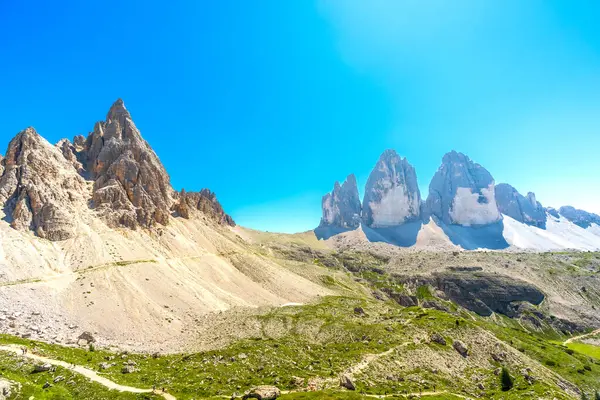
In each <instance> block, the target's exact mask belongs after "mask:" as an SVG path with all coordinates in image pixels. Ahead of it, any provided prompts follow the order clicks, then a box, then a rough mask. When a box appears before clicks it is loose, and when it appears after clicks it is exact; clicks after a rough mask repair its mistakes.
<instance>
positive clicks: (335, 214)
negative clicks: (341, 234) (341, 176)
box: [320, 174, 361, 229]
mask: <svg viewBox="0 0 600 400" xmlns="http://www.w3.org/2000/svg"><path fill="white" fill-rule="evenodd" d="M321 206H322V211H323V217H322V218H321V224H320V226H321V227H325V226H331V227H335V228H341V229H355V228H357V227H358V226H359V225H360V212H361V205H360V198H359V196H358V187H357V185H356V177H355V176H354V174H350V175H348V177H347V178H346V180H345V181H344V182H343V183H342V184H341V185H340V183H339V182H338V181H336V182H335V184H334V186H333V191H332V192H331V193H327V194H326V195H325V196H323V199H322V202H321Z"/></svg>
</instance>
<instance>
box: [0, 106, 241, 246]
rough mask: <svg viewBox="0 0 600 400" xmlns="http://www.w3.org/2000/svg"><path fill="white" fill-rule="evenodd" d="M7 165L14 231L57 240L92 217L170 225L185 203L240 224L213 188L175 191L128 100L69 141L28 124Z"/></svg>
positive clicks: (114, 223)
mask: <svg viewBox="0 0 600 400" xmlns="http://www.w3.org/2000/svg"><path fill="white" fill-rule="evenodd" d="M0 166H1V168H0V204H2V205H4V210H5V213H6V214H7V215H6V219H7V220H8V221H9V222H10V224H11V226H12V227H13V228H15V229H18V230H32V231H33V232H35V233H36V234H37V235H38V236H40V237H43V238H47V239H50V240H65V239H68V238H71V237H73V236H75V235H76V230H77V229H76V226H77V224H79V223H84V224H85V223H87V222H82V219H84V220H86V221H88V220H89V218H90V217H91V216H92V215H96V216H99V217H100V218H101V219H102V220H103V221H104V222H105V223H106V224H107V225H108V226H110V227H126V228H131V229H135V228H137V227H142V228H151V227H153V226H155V225H157V224H159V225H166V224H168V223H169V218H171V212H172V210H173V209H174V208H175V207H176V206H177V207H178V209H179V210H182V207H183V206H182V204H183V203H185V204H186V206H189V207H190V208H191V209H194V210H196V211H198V212H200V213H202V214H203V215H205V216H207V217H208V218H209V219H211V220H213V221H216V222H218V223H221V224H227V225H234V222H233V220H232V219H231V217H230V216H228V215H227V214H225V212H224V211H223V209H222V207H221V205H220V204H219V202H218V201H217V199H216V196H215V194H214V193H212V192H210V191H209V190H208V189H203V190H202V191H200V192H198V193H187V194H183V195H180V194H179V193H177V192H175V191H174V190H173V188H172V187H171V184H170V181H169V175H168V174H167V172H166V170H165V168H164V166H163V165H162V163H161V162H160V160H159V158H158V156H157V155H156V153H155V152H154V151H153V150H152V148H151V147H150V145H149V144H148V143H147V142H146V141H145V140H144V139H143V138H142V135H141V133H140V131H139V130H138V129H137V127H136V126H135V124H134V122H133V120H132V118H131V114H130V113H129V111H128V110H127V108H126V107H125V104H124V103H123V100H121V99H118V100H117V101H116V102H115V103H114V104H113V105H112V106H111V107H110V110H109V111H108V113H107V115H106V120H104V121H101V122H97V123H96V124H95V125H94V129H93V131H92V132H91V133H90V134H89V135H88V136H87V138H85V137H83V136H75V137H74V139H73V142H70V141H69V140H67V139H62V140H61V141H59V142H58V143H57V145H56V146H53V145H51V144H50V143H48V141H46V140H45V139H44V138H42V137H41V136H40V135H39V134H38V133H37V132H36V131H35V129H33V128H27V129H25V130H24V131H22V132H20V133H19V134H17V135H16V136H15V137H14V138H13V139H12V140H11V142H10V143H9V146H8V149H7V151H6V157H5V158H4V159H2V160H0ZM86 181H87V182H86ZM88 182H89V185H88ZM90 186H91V188H90ZM90 189H91V190H90ZM92 212H93V213H92ZM91 213H92V214H91ZM182 213H183V212H182ZM182 213H180V214H182ZM186 217H187V218H189V217H190V213H187V214H186Z"/></svg>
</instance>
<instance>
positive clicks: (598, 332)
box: [563, 329, 600, 345]
mask: <svg viewBox="0 0 600 400" xmlns="http://www.w3.org/2000/svg"><path fill="white" fill-rule="evenodd" d="M594 335H600V329H596V330H595V331H592V332H590V333H586V334H584V335H579V336H573V337H572V338H569V339H567V340H565V341H564V342H563V345H567V344H569V343H571V342H573V341H575V340H579V339H585V338H587V337H590V336H594Z"/></svg>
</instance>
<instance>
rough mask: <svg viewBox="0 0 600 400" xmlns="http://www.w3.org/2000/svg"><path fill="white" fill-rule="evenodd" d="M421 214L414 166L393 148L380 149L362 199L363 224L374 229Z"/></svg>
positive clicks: (398, 222)
mask: <svg viewBox="0 0 600 400" xmlns="http://www.w3.org/2000/svg"><path fill="white" fill-rule="evenodd" d="M420 216H421V193H420V191H419V186H418V184H417V174H416V173H415V169H414V168H413V166H412V165H410V164H409V162H408V161H407V160H406V158H402V157H400V156H399V155H398V154H397V153H396V152H395V151H394V150H386V151H384V152H383V154H382V155H381V157H379V161H378V162H377V164H376V165H375V168H374V169H373V171H372V172H371V175H369V179H368V181H367V185H366V187H365V197H364V199H363V215H362V219H363V223H364V224H365V225H367V226H369V227H373V228H383V227H390V226H397V225H402V224H404V223H406V222H411V221H415V220H418V219H419V218H420Z"/></svg>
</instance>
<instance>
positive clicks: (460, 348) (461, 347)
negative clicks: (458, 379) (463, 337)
mask: <svg viewBox="0 0 600 400" xmlns="http://www.w3.org/2000/svg"><path fill="white" fill-rule="evenodd" d="M452 347H454V350H456V351H457V352H458V354H460V355H461V356H463V357H467V356H468V355H469V349H468V348H467V345H466V344H464V343H463V342H461V341H460V340H455V341H454V342H453V343H452Z"/></svg>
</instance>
